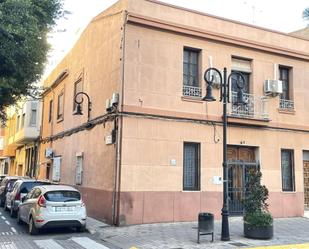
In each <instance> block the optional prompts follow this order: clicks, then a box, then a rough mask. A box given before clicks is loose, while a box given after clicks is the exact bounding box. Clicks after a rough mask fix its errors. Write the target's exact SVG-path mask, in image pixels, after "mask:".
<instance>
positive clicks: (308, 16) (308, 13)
mask: <svg viewBox="0 0 309 249" xmlns="http://www.w3.org/2000/svg"><path fill="white" fill-rule="evenodd" d="M303 18H304V19H305V20H309V7H308V8H306V9H305V10H304V11H303Z"/></svg>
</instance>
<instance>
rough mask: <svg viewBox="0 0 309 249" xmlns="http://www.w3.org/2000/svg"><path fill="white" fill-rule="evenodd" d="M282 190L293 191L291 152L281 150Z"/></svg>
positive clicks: (292, 157) (292, 154) (292, 159)
mask: <svg viewBox="0 0 309 249" xmlns="http://www.w3.org/2000/svg"><path fill="white" fill-rule="evenodd" d="M281 174H282V190H283V191H295V181H294V153H293V150H281Z"/></svg>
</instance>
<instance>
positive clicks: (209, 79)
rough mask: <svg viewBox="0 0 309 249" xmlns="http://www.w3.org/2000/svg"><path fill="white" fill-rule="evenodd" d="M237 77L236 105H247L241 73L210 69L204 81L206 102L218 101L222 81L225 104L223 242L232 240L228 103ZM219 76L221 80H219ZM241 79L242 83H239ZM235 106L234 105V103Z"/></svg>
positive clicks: (223, 102) (221, 90) (221, 92)
mask: <svg viewBox="0 0 309 249" xmlns="http://www.w3.org/2000/svg"><path fill="white" fill-rule="evenodd" d="M233 75H234V76H237V78H236V79H234V80H236V86H237V88H238V92H237V101H236V102H235V104H245V101H244V100H243V93H242V89H243V87H244V82H245V80H244V77H243V75H242V74H241V73H239V72H232V73H231V74H230V75H229V76H227V69H226V68H224V69H223V77H222V74H221V73H220V71H219V70H218V69H216V68H208V69H207V70H206V71H205V74H204V79H205V81H206V83H207V89H206V91H207V92H206V96H205V97H204V98H203V100H204V101H215V100H216V99H215V98H214V97H213V95H212V85H213V83H214V80H215V79H219V80H220V102H222V104H223V117H222V119H223V163H222V167H223V206H222V209H221V216H222V223H221V240H222V241H229V240H230V231H229V206H228V165H227V103H229V102H230V80H231V77H232V76H233ZM216 76H218V77H219V78H217V77H216ZM239 79H241V81H242V84H240V83H241V82H239ZM233 104H234V103H233Z"/></svg>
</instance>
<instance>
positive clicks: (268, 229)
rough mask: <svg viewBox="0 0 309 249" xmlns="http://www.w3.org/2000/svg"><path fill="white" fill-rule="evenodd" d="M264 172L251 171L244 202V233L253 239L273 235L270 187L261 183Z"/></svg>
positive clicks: (269, 237)
mask: <svg viewBox="0 0 309 249" xmlns="http://www.w3.org/2000/svg"><path fill="white" fill-rule="evenodd" d="M261 177H262V173H261V172H260V171H257V170H253V171H250V173H249V179H248V183H247V186H246V187H247V191H246V195H245V198H244V199H243V204H244V210H245V213H244V235H245V237H247V238H253V239H271V238H272V237H273V218H272V216H271V214H270V213H269V211H268V204H267V202H266V201H267V199H268V189H267V188H266V186H264V185H261Z"/></svg>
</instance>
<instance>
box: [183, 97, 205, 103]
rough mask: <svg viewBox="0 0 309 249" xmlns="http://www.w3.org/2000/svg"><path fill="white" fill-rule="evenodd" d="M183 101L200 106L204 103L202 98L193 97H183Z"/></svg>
mask: <svg viewBox="0 0 309 249" xmlns="http://www.w3.org/2000/svg"><path fill="white" fill-rule="evenodd" d="M181 100H182V101H188V102H194V103H200V104H202V103H203V102H204V101H203V100H202V98H201V97H193V96H182V97H181Z"/></svg>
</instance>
